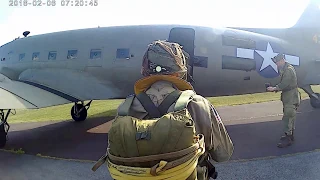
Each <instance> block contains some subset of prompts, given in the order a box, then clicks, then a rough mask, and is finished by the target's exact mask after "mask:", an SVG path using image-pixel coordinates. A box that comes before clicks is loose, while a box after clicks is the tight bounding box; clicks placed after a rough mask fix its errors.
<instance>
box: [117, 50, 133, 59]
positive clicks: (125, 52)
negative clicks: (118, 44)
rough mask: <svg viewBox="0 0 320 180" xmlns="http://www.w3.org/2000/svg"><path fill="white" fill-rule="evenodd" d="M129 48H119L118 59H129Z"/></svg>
mask: <svg viewBox="0 0 320 180" xmlns="http://www.w3.org/2000/svg"><path fill="white" fill-rule="evenodd" d="M129 52H130V50H129V49H117V59H127V58H130V57H129V56H130V55H129Z"/></svg>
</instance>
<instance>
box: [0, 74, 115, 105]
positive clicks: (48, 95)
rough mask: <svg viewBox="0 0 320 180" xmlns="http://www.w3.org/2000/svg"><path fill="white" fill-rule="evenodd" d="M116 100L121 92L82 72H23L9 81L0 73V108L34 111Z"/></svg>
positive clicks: (109, 83) (105, 82)
mask: <svg viewBox="0 0 320 180" xmlns="http://www.w3.org/2000/svg"><path fill="white" fill-rule="evenodd" d="M3 72H4V71H3ZM118 97H121V90H120V89H119V88H117V87H115V86H113V83H112V82H110V81H108V80H105V81H102V80H100V79H98V78H96V77H94V76H92V75H90V74H89V73H86V72H81V71H74V70H70V69H57V68H56V69H50V68H42V69H27V70H25V71H23V72H22V73H20V74H19V75H18V77H15V78H12V79H11V78H9V76H6V75H4V73H0V98H1V100H0V109H38V108H44V107H50V106H56V105H62V104H68V103H73V102H80V101H86V100H105V99H114V98H118Z"/></svg>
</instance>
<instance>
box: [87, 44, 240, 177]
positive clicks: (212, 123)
mask: <svg viewBox="0 0 320 180" xmlns="http://www.w3.org/2000/svg"><path fill="white" fill-rule="evenodd" d="M188 58H189V55H188V54H187V53H186V52H185V51H183V50H182V48H181V46H180V45H179V44H177V43H170V42H166V41H155V42H153V43H152V44H151V45H150V46H149V48H148V50H147V52H146V53H145V55H144V58H143V62H142V69H141V74H142V75H143V76H144V77H143V78H141V79H140V80H138V81H137V82H136V84H135V87H134V89H135V95H134V96H129V97H128V98H127V99H126V100H125V101H124V102H123V103H122V104H121V105H120V106H119V107H118V113H117V117H119V116H122V117H128V116H127V115H129V116H131V117H135V118H138V119H141V121H139V122H140V123H141V122H143V121H142V120H143V119H147V120H148V118H150V117H153V116H154V115H153V114H157V112H155V111H159V112H160V113H161V112H163V113H164V114H166V113H168V112H173V111H174V110H175V109H176V106H177V105H178V106H181V104H183V103H182V101H185V100H186V101H189V100H188V99H190V101H189V103H187V105H186V108H187V109H188V113H187V114H189V113H190V115H191V118H192V119H193V121H194V127H195V131H196V133H197V134H203V135H204V142H205V143H204V145H203V150H205V153H204V155H203V156H200V159H201V160H200V159H199V162H198V161H194V162H195V163H197V162H198V163H200V166H198V167H191V169H192V170H191V169H190V170H191V171H184V172H180V173H179V174H176V176H172V177H171V178H165V179H177V178H178V177H180V178H182V177H181V176H184V177H185V178H182V179H187V180H194V179H198V180H205V179H209V178H210V176H211V177H213V178H214V177H215V176H216V175H215V168H214V166H213V165H212V164H211V163H210V162H209V161H208V159H209V157H211V158H212V159H213V160H215V161H217V162H221V161H227V160H229V159H230V157H231V155H232V154H233V150H234V147H233V143H232V141H231V139H230V137H229V135H228V132H227V130H226V128H225V126H224V124H223V123H222V121H221V119H220V116H219V114H218V112H217V111H216V110H215V108H214V106H213V105H212V104H211V103H210V102H209V101H208V100H207V99H206V98H204V97H202V96H200V95H197V94H195V92H194V91H193V87H192V86H191V84H190V83H188V82H187V81H186V79H187V76H188V72H187V70H188V68H187V60H188ZM191 92H192V94H193V95H192V96H191V97H189V98H186V97H185V94H184V93H191ZM176 93H178V94H176ZM179 93H181V94H179ZM141 94H143V96H141ZM174 94H175V95H174ZM181 97H182V98H181ZM177 98H178V99H177ZM130 99H131V100H130ZM175 99H177V100H175ZM182 99H185V100H182ZM162 102H163V103H162ZM183 106H185V105H183ZM124 110H125V112H124ZM183 114H184V113H183ZM161 116H162V117H165V116H163V115H161V114H159V113H158V115H157V116H156V117H161ZM170 116H172V115H170ZM172 117H173V116H172ZM177 117H180V116H177ZM153 120H154V119H153ZM115 121H117V120H115ZM129 121H130V119H128V120H126V121H125V122H129ZM149 122H152V121H149ZM162 122H164V121H162ZM166 122H168V123H169V124H170V120H167V121H166ZM169 124H168V125H166V126H163V127H167V128H166V129H161V130H160V129H159V131H163V135H162V136H163V137H161V135H158V137H157V134H156V133H154V134H153V135H151V138H155V139H157V138H158V144H159V142H163V141H164V140H162V139H166V140H165V141H164V143H160V144H161V145H160V144H159V145H154V146H155V147H153V149H152V151H154V152H159V151H158V150H157V148H160V149H165V148H166V147H167V146H170V147H174V146H177V144H182V143H183V141H186V139H187V138H188V137H189V136H184V138H179V140H178V141H177V142H176V143H175V144H172V145H170V144H169V143H170V142H171V141H174V140H172V139H174V138H175V137H180V135H181V133H180V131H179V128H177V129H174V130H173V131H171V130H170V126H171V125H169ZM172 124H174V123H172ZM113 125H114V128H116V125H115V124H113ZM131 126H132V125H131ZM131 126H126V125H124V126H123V128H125V129H126V130H125V131H126V132H129V131H131V129H130V128H131ZM134 128H135V127H134ZM154 128H156V127H154ZM151 129H153V128H151ZM180 129H181V128H180ZM110 131H111V130H110ZM117 131H121V129H117ZM167 131H170V133H169V134H170V136H171V137H170V139H168V138H166V137H167ZM151 133H152V132H151ZM120 134H121V133H120ZM122 134H123V136H124V135H125V132H123V133H122ZM109 135H110V132H109ZM111 135H112V134H111ZM111 135H110V137H111ZM114 137H115V138H116V136H114ZM146 137H148V135H146ZM109 140H110V138H109ZM111 141H112V142H109V145H110V143H111V144H112V146H113V148H115V147H116V146H117V145H119V144H121V145H122V146H123V144H122V142H123V140H117V139H112V140H111ZM132 141H133V142H132V143H131V144H137V143H138V141H137V142H135V141H134V140H132ZM154 141H155V140H154ZM145 142H147V141H145ZM146 146H152V145H151V142H150V144H146ZM157 146H158V147H157ZM111 148H112V147H111ZM133 149H135V148H132V149H131V150H132V151H133ZM143 149H147V147H145V148H142V150H141V151H143ZM110 151H112V150H110ZM114 151H116V150H114ZM117 151H122V150H117ZM115 153H117V152H115ZM169 153H171V154H173V152H171V151H169ZM175 153H177V152H175ZM156 155H158V154H156ZM156 155H154V156H156ZM118 156H119V155H118ZM158 156H159V155H158ZM147 158H149V157H146V158H145V159H147ZM171 158H172V157H171ZM203 158H204V159H205V161H203ZM102 159H103V158H102ZM104 159H105V157H104ZM131 159H132V158H131ZM118 161H120V160H118ZM162 161H163V160H162ZM176 164H177V163H176ZM189 164H190V163H189ZM198 165H199V164H198ZM139 166H142V165H139ZM204 167H206V168H204ZM195 168H196V169H195ZM93 169H96V167H94V168H93ZM109 171H110V170H109ZM171 171H174V170H173V169H171ZM150 172H151V171H150ZM191 172H193V173H191ZM195 172H196V173H197V174H194V173H195ZM110 173H111V174H112V171H111V172H110ZM114 173H119V172H114ZM190 173H191V174H190ZM123 176H127V175H123ZM146 176H148V174H146ZM177 176H178V177H177ZM208 176H209V177H208ZM137 177H139V175H137V176H135V178H137ZM186 177H188V178H186ZM119 179H121V178H119ZM129 179H130V178H129ZM141 179H144V177H143V176H141ZM151 179H152V178H151ZM157 179H159V177H158V178H157Z"/></svg>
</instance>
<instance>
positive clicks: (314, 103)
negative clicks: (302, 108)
mask: <svg viewBox="0 0 320 180" xmlns="http://www.w3.org/2000/svg"><path fill="white" fill-rule="evenodd" d="M315 94H316V95H317V96H318V97H319V98H320V94H319V93H315ZM310 104H311V106H312V107H313V108H316V109H318V108H320V99H316V98H315V97H313V96H311V97H310Z"/></svg>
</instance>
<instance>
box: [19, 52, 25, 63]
mask: <svg viewBox="0 0 320 180" xmlns="http://www.w3.org/2000/svg"><path fill="white" fill-rule="evenodd" d="M24 57H25V53H23V54H20V55H19V61H22V60H23V59H24Z"/></svg>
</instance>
